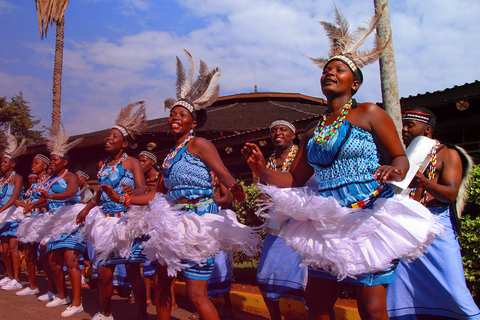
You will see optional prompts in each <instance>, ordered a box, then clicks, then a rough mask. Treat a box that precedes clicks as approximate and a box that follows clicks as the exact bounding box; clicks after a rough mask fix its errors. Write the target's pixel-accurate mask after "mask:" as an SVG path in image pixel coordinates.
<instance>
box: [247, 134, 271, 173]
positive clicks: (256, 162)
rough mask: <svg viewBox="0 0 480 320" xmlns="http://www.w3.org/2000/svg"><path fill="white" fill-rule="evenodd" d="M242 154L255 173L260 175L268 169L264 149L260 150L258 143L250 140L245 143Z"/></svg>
mask: <svg viewBox="0 0 480 320" xmlns="http://www.w3.org/2000/svg"><path fill="white" fill-rule="evenodd" d="M242 154H243V156H244V157H245V160H246V161H247V163H248V166H249V167H250V169H252V171H253V173H255V174H256V175H260V174H262V173H263V172H264V171H265V170H266V168H267V163H266V162H265V158H264V157H263V154H262V151H260V148H259V147H258V146H257V145H256V144H254V143H250V142H247V143H245V146H244V147H243V148H242Z"/></svg>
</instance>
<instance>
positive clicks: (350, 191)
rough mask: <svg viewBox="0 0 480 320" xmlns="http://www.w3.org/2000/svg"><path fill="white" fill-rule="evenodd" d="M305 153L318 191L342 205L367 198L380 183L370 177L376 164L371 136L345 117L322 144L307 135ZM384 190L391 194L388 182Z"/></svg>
mask: <svg viewBox="0 0 480 320" xmlns="http://www.w3.org/2000/svg"><path fill="white" fill-rule="evenodd" d="M307 157H308V162H309V163H310V165H311V166H312V167H313V168H314V169H315V180H316V181H317V182H318V192H319V194H320V195H322V196H324V197H329V196H333V197H335V199H337V201H338V202H339V203H340V204H341V205H342V206H347V205H350V204H352V203H354V202H357V201H360V200H365V199H367V198H368V197H369V196H370V195H371V194H372V193H373V192H374V191H375V190H376V189H378V187H379V186H380V184H379V183H378V182H377V181H376V180H375V179H374V178H373V172H374V171H375V169H376V168H377V167H379V166H380V164H379V160H380V155H379V153H378V151H377V147H376V145H375V141H374V140H373V136H372V134H371V133H369V132H367V131H365V130H363V129H361V128H358V127H356V126H353V125H352V124H351V123H350V122H348V121H344V122H343V124H342V126H340V128H339V130H338V132H337V134H336V135H335V136H334V137H333V138H332V139H331V140H329V141H328V142H327V143H325V144H322V145H320V144H318V143H316V142H315V141H314V140H313V138H312V139H310V141H308V143H307ZM385 189H386V190H385ZM384 190H385V191H388V194H389V195H390V196H389V197H391V196H393V192H392V191H391V190H392V188H391V187H390V185H386V186H385V188H384Z"/></svg>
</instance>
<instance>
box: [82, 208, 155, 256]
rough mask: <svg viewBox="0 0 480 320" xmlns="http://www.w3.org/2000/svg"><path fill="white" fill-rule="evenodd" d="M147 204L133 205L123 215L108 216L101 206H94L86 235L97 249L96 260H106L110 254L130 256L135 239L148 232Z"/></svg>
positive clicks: (87, 223)
mask: <svg viewBox="0 0 480 320" xmlns="http://www.w3.org/2000/svg"><path fill="white" fill-rule="evenodd" d="M146 208H147V207H146V206H132V207H131V208H130V210H129V211H128V212H126V213H124V214H123V215H122V217H120V218H119V217H109V216H106V215H105V213H104V212H103V210H102V207H101V206H97V207H95V208H93V209H92V210H91V211H90V213H89V214H88V215H87V218H86V220H85V229H84V232H85V235H86V236H87V239H89V240H91V242H92V245H93V249H94V250H95V261H96V262H104V261H106V260H107V259H108V258H109V256H110V254H111V253H113V254H115V255H116V256H120V257H123V258H128V257H129V255H130V254H131V249H132V246H133V244H134V241H135V239H137V238H140V237H142V236H144V235H145V233H146V229H147V227H146V223H145V210H146Z"/></svg>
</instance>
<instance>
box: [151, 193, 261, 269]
mask: <svg viewBox="0 0 480 320" xmlns="http://www.w3.org/2000/svg"><path fill="white" fill-rule="evenodd" d="M145 221H146V225H147V233H148V235H149V236H150V239H149V240H148V241H147V242H146V243H145V244H144V250H145V253H146V255H147V257H148V259H149V260H150V261H152V260H158V262H159V263H160V264H162V265H165V266H167V271H168V275H169V276H171V277H174V276H176V274H177V272H179V271H181V270H183V269H185V268H188V267H190V266H189V265H187V264H185V263H182V260H188V261H193V262H195V263H198V264H200V265H201V264H202V261H204V260H205V259H207V258H209V257H212V256H214V255H215V254H216V253H218V252H219V251H220V250H224V251H237V250H241V251H244V252H245V253H246V254H247V255H250V256H255V255H257V254H258V252H259V250H260V246H261V242H260V236H259V235H258V233H257V232H258V231H260V229H259V228H256V229H255V228H250V227H248V226H245V225H243V224H241V223H240V222H238V220H237V217H236V214H235V213H234V212H233V211H231V210H220V211H219V213H218V214H210V213H206V214H204V215H202V216H199V215H197V214H195V213H190V214H187V213H185V212H182V211H180V210H177V209H176V208H174V206H173V202H172V201H171V199H169V198H168V197H167V196H166V195H163V194H159V193H157V194H156V196H155V198H154V199H153V200H152V201H151V202H150V203H149V205H148V209H147V211H146V213H145ZM183 262H185V261H183Z"/></svg>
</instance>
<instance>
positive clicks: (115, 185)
mask: <svg viewBox="0 0 480 320" xmlns="http://www.w3.org/2000/svg"><path fill="white" fill-rule="evenodd" d="M106 161H108V160H106ZM111 168H112V166H105V168H103V170H102V171H101V173H104V172H108V171H110V170H111ZM101 184H106V185H109V186H111V187H112V189H113V190H115V191H116V192H117V193H118V194H122V193H123V191H122V189H123V185H122V184H124V185H127V186H132V188H134V189H135V178H134V176H133V173H131V172H130V171H128V170H127V169H125V168H124V167H123V166H122V164H119V165H117V167H116V168H115V169H114V170H113V171H112V172H110V173H109V174H108V175H105V176H100V177H99V178H98V185H101ZM100 199H101V200H102V209H103V213H105V215H106V216H110V217H112V216H113V217H121V216H122V214H123V213H124V212H127V210H128V208H126V207H125V206H123V205H122V204H119V203H115V202H113V201H112V200H110V198H109V197H108V196H107V195H106V193H105V192H103V193H102V195H101V197H100ZM146 240H147V238H146V237H142V238H137V239H135V241H134V243H133V245H132V249H131V250H130V255H129V256H128V257H127V258H125V257H120V256H117V255H115V254H114V253H113V252H112V253H111V254H110V255H109V257H108V259H107V260H106V261H104V262H102V263H99V264H98V265H99V266H107V265H119V264H125V263H144V262H146V261H147V258H146V256H145V254H144V253H143V246H142V243H143V242H145V241H146Z"/></svg>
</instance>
